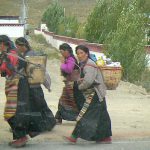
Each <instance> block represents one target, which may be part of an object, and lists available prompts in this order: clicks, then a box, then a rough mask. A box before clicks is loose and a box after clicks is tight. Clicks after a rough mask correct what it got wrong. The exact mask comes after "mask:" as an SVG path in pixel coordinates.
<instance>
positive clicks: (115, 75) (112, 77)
mask: <svg viewBox="0 0 150 150" xmlns="http://www.w3.org/2000/svg"><path fill="white" fill-rule="evenodd" d="M100 69H101V71H102V74H103V76H104V82H105V84H106V87H107V89H108V90H115V89H116V88H117V86H118V84H119V82H120V80H121V76H122V68H121V67H100Z"/></svg>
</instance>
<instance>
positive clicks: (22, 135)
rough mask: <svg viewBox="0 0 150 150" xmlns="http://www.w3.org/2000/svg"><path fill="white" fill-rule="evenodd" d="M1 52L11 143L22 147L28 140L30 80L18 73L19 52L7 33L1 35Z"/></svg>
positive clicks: (6, 114) (0, 62)
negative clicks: (11, 135) (14, 47)
mask: <svg viewBox="0 0 150 150" xmlns="http://www.w3.org/2000/svg"><path fill="white" fill-rule="evenodd" d="M0 52H1V57H0V72H1V76H2V77H5V78H6V83H5V94H6V104H5V110H4V118H5V120H6V121H7V122H8V123H9V125H10V127H11V129H12V132H13V141H12V142H10V143H9V144H10V145H11V146H14V147H21V146H24V145H25V144H26V142H27V137H26V131H27V128H26V127H27V126H28V122H29V121H28V120H29V119H28V115H27V114H29V105H28V100H29V99H28V92H29V90H28V89H29V88H28V82H27V79H26V78H25V77H24V76H22V75H21V76H20V74H18V73H19V72H18V69H17V67H18V58H17V57H15V56H17V53H16V50H14V49H12V42H11V41H10V39H9V37H7V36H6V35H0ZM14 55H15V56H14Z"/></svg>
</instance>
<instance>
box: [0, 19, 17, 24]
mask: <svg viewBox="0 0 150 150" xmlns="http://www.w3.org/2000/svg"><path fill="white" fill-rule="evenodd" d="M4 23H8V24H14V23H19V20H9V19H8V20H7V19H0V24H4Z"/></svg>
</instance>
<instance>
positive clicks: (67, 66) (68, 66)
mask: <svg viewBox="0 0 150 150" xmlns="http://www.w3.org/2000/svg"><path fill="white" fill-rule="evenodd" d="M74 66H75V60H74V58H72V57H69V58H68V59H67V60H66V61H65V63H63V64H61V66H60V68H61V70H62V71H63V72H65V73H68V74H70V73H71V72H72V71H73V69H74Z"/></svg>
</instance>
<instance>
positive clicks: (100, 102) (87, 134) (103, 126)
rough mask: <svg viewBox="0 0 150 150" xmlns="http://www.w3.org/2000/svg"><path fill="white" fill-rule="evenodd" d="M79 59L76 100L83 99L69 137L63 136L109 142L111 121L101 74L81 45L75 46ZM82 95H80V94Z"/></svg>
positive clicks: (73, 139) (72, 141) (75, 140)
mask: <svg viewBox="0 0 150 150" xmlns="http://www.w3.org/2000/svg"><path fill="white" fill-rule="evenodd" d="M76 54H77V57H78V59H79V61H80V64H79V66H80V67H81V78H80V80H78V89H76V93H75V94H76V95H78V93H80V96H78V99H77V101H78V100H79V101H80V99H83V98H84V100H85V102H84V104H83V107H82V109H81V111H80V113H79V115H78V117H77V118H76V121H77V123H76V126H75V128H74V130H73V132H72V134H71V136H70V137H65V139H66V140H68V141H69V142H71V143H76V142H77V139H78V138H82V139H85V140H88V141H96V142H99V143H111V136H112V132H111V121H110V117H109V114H108V112H107V106H106V101H105V95H106V88H105V85H104V81H103V76H102V74H101V72H100V70H99V69H98V68H97V66H96V64H95V63H94V61H92V60H91V59H90V54H89V49H88V48H87V47H85V46H83V45H79V46H77V47H76ZM81 93H82V94H83V95H82V94H81Z"/></svg>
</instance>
